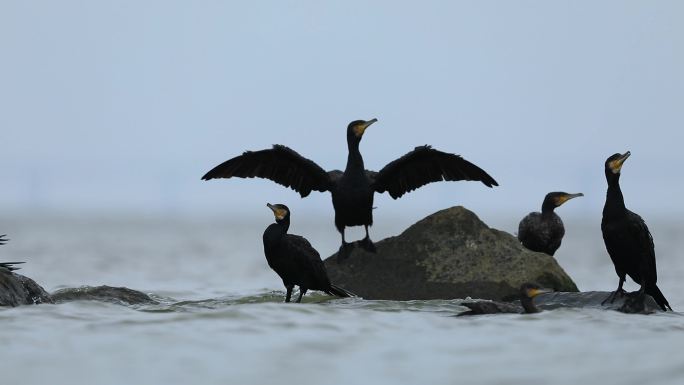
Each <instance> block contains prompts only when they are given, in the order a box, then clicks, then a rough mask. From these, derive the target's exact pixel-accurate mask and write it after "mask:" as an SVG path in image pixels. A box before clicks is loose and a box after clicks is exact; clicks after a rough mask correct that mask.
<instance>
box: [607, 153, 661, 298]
mask: <svg viewBox="0 0 684 385" xmlns="http://www.w3.org/2000/svg"><path fill="white" fill-rule="evenodd" d="M630 155H631V153H630V152H629V151H627V152H626V153H624V154H614V155H611V156H610V157H609V158H608V159H606V163H605V173H606V180H607V181H608V192H607V194H606V204H605V206H603V219H602V221H601V231H602V232H603V241H604V242H605V244H606V250H607V251H608V254H609V255H610V259H611V260H612V261H613V265H615V272H616V273H617V275H618V277H619V278H620V281H619V283H618V288H617V290H615V292H613V293H612V294H611V295H610V296H609V297H608V298H607V299H606V301H610V302H611V303H612V302H613V300H615V297H616V296H617V295H622V294H624V292H625V291H624V289H623V288H622V285H623V284H624V283H625V276H626V275H629V276H630V277H631V278H632V279H633V280H634V282H636V283H638V284H639V285H641V288H640V289H639V292H638V293H639V296H641V297H642V299H643V295H644V293H645V294H648V295H650V296H652V297H653V299H655V301H656V303H657V304H658V305H659V306H660V307H661V308H662V309H663V311H667V309H670V310H672V308H671V307H670V304H669V303H668V302H667V299H665V296H664V295H663V293H662V292H661V291H660V289H659V288H658V286H657V285H656V281H657V280H658V275H657V273H656V260H655V246H654V245H653V237H652V236H651V233H650V231H648V227H646V223H645V222H644V220H643V219H641V217H640V216H639V215H637V214H635V213H633V212H631V211H629V210H627V208H626V207H625V201H624V198H623V196H622V191H621V190H620V171H621V169H622V165H623V163H624V162H625V160H627V158H629V156H630ZM606 301H604V303H605V302H606Z"/></svg>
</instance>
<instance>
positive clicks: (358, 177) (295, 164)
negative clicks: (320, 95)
mask: <svg viewBox="0 0 684 385" xmlns="http://www.w3.org/2000/svg"><path fill="white" fill-rule="evenodd" d="M376 121H377V119H371V120H368V121H364V120H355V121H353V122H351V123H349V126H347V147H348V150H349V154H348V157H347V166H346V168H345V170H344V172H342V171H339V170H334V171H330V172H326V171H325V170H323V169H322V168H321V167H320V166H318V165H317V164H316V163H314V162H313V161H311V160H309V159H306V158H304V157H302V156H301V155H299V154H298V153H296V152H295V151H293V150H291V149H290V148H288V147H285V146H282V145H278V144H276V145H274V146H273V148H271V149H266V150H261V151H247V152H245V153H244V154H242V155H240V156H237V157H235V158H232V159H230V160H228V161H226V162H223V163H221V164H220V165H218V166H216V167H214V168H213V169H212V170H211V171H209V172H208V173H206V174H205V175H204V176H203V177H202V179H203V180H209V179H214V178H231V177H241V178H254V177H258V178H266V179H270V180H272V181H274V182H276V183H279V184H281V185H283V186H286V187H290V188H291V189H293V190H295V191H297V192H298V193H299V194H300V195H301V196H302V198H303V197H306V196H307V195H309V193H311V191H320V192H324V191H330V193H331V194H332V201H333V207H334V209H335V227H337V230H338V231H339V232H340V234H341V235H342V246H340V253H339V256H340V257H342V258H344V257H345V256H347V255H348V252H349V248H348V247H347V246H348V243H347V242H346V240H345V238H344V229H345V227H347V226H361V225H363V226H364V227H365V230H366V237H365V238H364V239H363V240H362V241H361V246H362V247H363V248H364V249H366V250H368V251H371V252H375V245H374V244H373V242H372V241H371V240H370V237H369V236H368V226H371V225H372V224H373V194H374V193H376V192H378V193H384V192H389V194H390V196H391V197H392V198H394V199H397V198H399V197H401V196H402V195H404V194H405V193H407V192H410V191H413V190H415V189H417V188H419V187H421V186H423V185H426V184H428V183H431V182H438V181H442V180H447V181H458V180H473V181H480V182H482V183H484V184H485V185H486V186H488V187H492V186H498V184H497V182H496V181H495V180H494V178H492V177H491V176H489V174H487V173H486V172H485V171H484V170H482V169H481V168H479V167H477V166H476V165H474V164H472V163H470V162H468V161H467V160H465V159H463V158H462V157H461V156H459V155H454V154H449V153H445V152H441V151H438V150H435V149H433V148H431V147H430V146H427V145H425V146H420V147H416V148H415V149H414V150H413V151H411V152H409V153H408V154H406V155H404V156H402V157H401V158H399V159H396V160H394V161H392V162H390V163H389V164H387V165H386V166H385V167H384V168H382V169H381V170H380V171H379V172H374V171H368V170H366V169H365V167H364V164H363V157H362V156H361V152H360V151H359V143H360V142H361V138H362V136H363V134H364V132H365V131H366V129H367V128H368V127H369V126H370V125H371V124H373V123H375V122H376Z"/></svg>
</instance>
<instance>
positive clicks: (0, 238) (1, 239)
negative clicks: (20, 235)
mask: <svg viewBox="0 0 684 385" xmlns="http://www.w3.org/2000/svg"><path fill="white" fill-rule="evenodd" d="M6 236H7V235H6V234H4V235H0V245H4V244H5V243H7V241H9V239H7V238H5V237H6ZM22 263H24V262H0V270H4V271H6V272H10V271H15V270H19V269H20V268H19V267H16V266H14V265H20V264H22Z"/></svg>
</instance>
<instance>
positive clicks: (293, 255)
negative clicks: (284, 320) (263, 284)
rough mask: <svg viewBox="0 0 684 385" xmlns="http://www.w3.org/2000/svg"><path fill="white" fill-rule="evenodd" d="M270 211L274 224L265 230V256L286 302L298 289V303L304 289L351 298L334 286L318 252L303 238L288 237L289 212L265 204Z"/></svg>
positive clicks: (349, 294) (278, 206) (304, 292)
mask: <svg viewBox="0 0 684 385" xmlns="http://www.w3.org/2000/svg"><path fill="white" fill-rule="evenodd" d="M267 206H268V208H270V209H271V210H272V211H273V215H275V221H276V223H273V224H271V225H269V226H268V227H267V228H266V231H264V254H265V255H266V261H268V265H269V266H270V267H271V269H273V271H275V272H276V273H278V275H279V276H280V278H281V279H282V280H283V284H284V285H285V288H286V289H287V295H286V297H285V302H290V298H291V296H292V289H293V288H294V286H295V285H296V286H299V297H298V298H297V302H301V301H302V297H303V296H304V294H306V292H307V290H320V291H323V292H325V293H328V294H330V295H335V296H338V297H351V296H353V294H352V293H350V292H348V291H346V290H344V289H342V288H340V287H338V286H335V285H333V284H331V283H330V279H328V272H327V271H326V269H325V265H324V264H323V261H321V256H320V255H319V254H318V251H316V249H314V248H313V246H311V244H310V243H309V241H307V240H306V238H304V237H302V236H299V235H293V234H288V233H287V230H288V228H289V227H290V209H288V208H287V206H285V205H281V204H276V205H272V204H270V203H269V204H267Z"/></svg>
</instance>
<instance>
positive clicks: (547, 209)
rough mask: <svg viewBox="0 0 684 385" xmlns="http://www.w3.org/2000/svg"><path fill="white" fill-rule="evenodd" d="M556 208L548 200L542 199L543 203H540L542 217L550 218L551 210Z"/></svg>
mask: <svg viewBox="0 0 684 385" xmlns="http://www.w3.org/2000/svg"><path fill="white" fill-rule="evenodd" d="M555 208H556V205H555V204H554V203H553V202H552V201H551V200H549V199H544V203H542V209H541V212H542V215H544V216H551V215H553V210H554V209H555Z"/></svg>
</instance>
